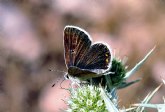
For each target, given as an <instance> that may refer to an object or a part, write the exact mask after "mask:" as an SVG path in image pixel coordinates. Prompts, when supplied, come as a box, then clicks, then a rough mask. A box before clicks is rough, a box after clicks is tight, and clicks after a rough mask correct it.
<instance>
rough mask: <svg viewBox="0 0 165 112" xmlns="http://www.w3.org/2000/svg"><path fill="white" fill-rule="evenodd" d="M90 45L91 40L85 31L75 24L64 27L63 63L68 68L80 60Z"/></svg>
mask: <svg viewBox="0 0 165 112" xmlns="http://www.w3.org/2000/svg"><path fill="white" fill-rule="evenodd" d="M90 46H91V40H90V38H89V35H88V34H87V32H85V31H83V30H82V29H80V28H78V27H75V26H66V27H65V28H64V49H65V51H64V52H65V63H66V66H67V67H68V68H69V67H70V66H76V65H77V63H79V62H82V61H83V59H84V58H83V57H84V55H85V54H86V53H87V51H88V50H89V48H90Z"/></svg>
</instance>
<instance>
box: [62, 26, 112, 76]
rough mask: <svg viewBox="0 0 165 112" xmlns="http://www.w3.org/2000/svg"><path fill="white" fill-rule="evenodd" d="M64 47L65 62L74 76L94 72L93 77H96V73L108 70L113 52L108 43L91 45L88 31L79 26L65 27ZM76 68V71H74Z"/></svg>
mask: <svg viewBox="0 0 165 112" xmlns="http://www.w3.org/2000/svg"><path fill="white" fill-rule="evenodd" d="M64 48H65V63H66V65H67V67H68V73H69V74H70V75H72V76H75V77H80V74H81V77H90V75H89V73H91V74H92V73H93V75H91V77H94V75H96V73H98V74H99V73H101V72H103V71H102V70H106V69H107V68H108V67H109V65H110V62H111V52H110V50H109V48H108V47H107V45H105V44H102V43H97V44H94V45H91V39H90V36H89V35H88V33H87V32H86V31H84V30H82V29H80V28H78V27H75V26H66V27H65V29H64ZM76 67H77V68H79V69H76ZM74 68H75V69H74ZM75 70H76V72H73V71H75ZM94 71H95V72H94ZM78 72H79V73H78ZM87 75H89V76H87Z"/></svg>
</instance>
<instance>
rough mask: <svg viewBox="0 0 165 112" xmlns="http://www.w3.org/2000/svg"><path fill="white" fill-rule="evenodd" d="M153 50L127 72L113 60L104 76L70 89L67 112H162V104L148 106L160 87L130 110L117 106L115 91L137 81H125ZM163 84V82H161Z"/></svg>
mask: <svg viewBox="0 0 165 112" xmlns="http://www.w3.org/2000/svg"><path fill="white" fill-rule="evenodd" d="M153 50H154V48H153V49H152V50H151V51H150V52H149V53H148V54H147V55H146V56H145V57H144V58H143V59H142V60H141V61H140V62H139V63H137V64H136V65H135V67H133V68H132V69H131V70H130V71H128V72H127V70H126V67H125V65H124V64H123V63H122V62H121V61H119V60H118V59H116V58H114V59H113V61H112V67H111V68H110V69H109V71H108V72H107V73H109V74H106V75H103V76H102V77H99V78H92V79H91V82H92V83H90V84H89V85H87V84H86V85H80V86H79V87H78V88H73V87H72V88H71V89H70V94H71V96H70V98H69V100H68V106H69V108H68V109H67V110H66V111H67V112H144V111H145V108H147V107H148V108H156V109H157V110H158V111H159V112H164V110H165V105H164V104H149V101H150V100H151V98H152V97H153V96H154V94H155V93H156V92H157V91H158V89H159V88H160V87H161V86H159V87H158V88H156V89H155V90H154V91H153V92H152V93H151V94H149V95H147V97H146V98H145V99H144V100H143V101H142V102H141V103H138V104H134V105H133V106H134V107H132V108H128V109H120V108H119V106H118V96H117V94H116V92H117V90H118V89H120V88H125V87H128V86H130V85H132V84H134V83H136V82H138V81H139V79H137V80H134V81H131V82H127V81H126V80H127V79H128V78H129V77H130V76H132V75H133V74H134V73H135V72H136V71H137V70H138V69H139V68H140V66H141V65H142V64H143V63H144V62H145V61H146V59H147V58H148V57H149V55H150V54H151V53H152V52H153ZM163 83H165V81H164V80H163Z"/></svg>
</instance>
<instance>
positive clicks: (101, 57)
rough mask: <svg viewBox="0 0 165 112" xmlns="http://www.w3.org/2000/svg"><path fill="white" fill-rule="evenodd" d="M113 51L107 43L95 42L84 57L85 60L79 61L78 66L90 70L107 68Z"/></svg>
mask: <svg viewBox="0 0 165 112" xmlns="http://www.w3.org/2000/svg"><path fill="white" fill-rule="evenodd" d="M110 62H111V53H110V50H109V48H108V47H107V45H105V44H102V43H97V44H94V45H92V46H91V47H90V49H89V50H88V52H87V53H86V54H85V56H84V57H83V61H80V62H79V63H77V65H76V66H77V67H79V68H82V69H90V70H94V69H95V70H96V69H98V70H100V69H103V70H106V69H107V68H108V67H109V66H110Z"/></svg>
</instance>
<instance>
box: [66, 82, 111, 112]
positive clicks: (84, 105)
mask: <svg viewBox="0 0 165 112" xmlns="http://www.w3.org/2000/svg"><path fill="white" fill-rule="evenodd" d="M70 93H71V97H70V99H69V100H68V105H69V109H68V110H67V112H108V110H107V109H106V105H105V102H104V100H103V99H102V97H101V90H100V88H98V87H95V86H91V85H88V86H87V85H84V86H81V87H79V88H72V89H71V90H70Z"/></svg>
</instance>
